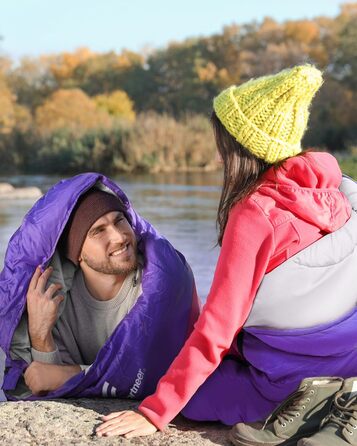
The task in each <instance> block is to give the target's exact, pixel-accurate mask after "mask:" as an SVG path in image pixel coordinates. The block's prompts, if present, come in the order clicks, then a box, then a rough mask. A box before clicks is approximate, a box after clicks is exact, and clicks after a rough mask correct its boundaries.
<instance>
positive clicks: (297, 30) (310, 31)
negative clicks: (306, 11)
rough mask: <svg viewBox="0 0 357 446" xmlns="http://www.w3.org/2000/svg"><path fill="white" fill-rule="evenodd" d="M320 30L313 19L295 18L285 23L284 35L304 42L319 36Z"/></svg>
mask: <svg viewBox="0 0 357 446" xmlns="http://www.w3.org/2000/svg"><path fill="white" fill-rule="evenodd" d="M319 34H320V30H319V27H318V25H317V23H316V22H315V21H312V20H295V21H293V22H292V21H291V22H290V21H289V22H286V24H285V35H286V37H288V38H290V39H293V40H296V41H297V42H302V43H306V44H310V43H312V42H313V41H314V40H317V39H318V38H319Z"/></svg>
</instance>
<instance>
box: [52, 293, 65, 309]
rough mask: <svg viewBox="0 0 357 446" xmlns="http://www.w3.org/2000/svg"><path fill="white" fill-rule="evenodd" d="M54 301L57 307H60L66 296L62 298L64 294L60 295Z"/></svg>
mask: <svg viewBox="0 0 357 446" xmlns="http://www.w3.org/2000/svg"><path fill="white" fill-rule="evenodd" d="M52 300H53V302H54V303H55V304H56V305H57V306H59V305H60V303H61V302H63V301H64V296H62V294H60V295H58V296H56V297H54V298H53V299H52Z"/></svg>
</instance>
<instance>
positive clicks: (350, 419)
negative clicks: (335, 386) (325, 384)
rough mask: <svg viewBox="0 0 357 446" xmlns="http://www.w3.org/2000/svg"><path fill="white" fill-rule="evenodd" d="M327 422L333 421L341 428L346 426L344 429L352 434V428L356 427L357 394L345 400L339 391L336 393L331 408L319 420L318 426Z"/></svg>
mask: <svg viewBox="0 0 357 446" xmlns="http://www.w3.org/2000/svg"><path fill="white" fill-rule="evenodd" d="M327 423H335V424H337V425H338V426H340V427H342V429H343V428H346V431H347V432H348V433H349V434H350V435H353V430H356V429H357V395H356V396H353V397H352V398H350V399H348V400H347V401H346V400H345V399H344V398H343V397H342V394H341V393H339V394H337V395H336V396H335V400H334V402H333V405H332V409H331V411H330V413H329V414H328V415H326V417H325V418H324V419H323V420H322V421H321V424H320V428H321V427H323V426H325V425H326V424H327Z"/></svg>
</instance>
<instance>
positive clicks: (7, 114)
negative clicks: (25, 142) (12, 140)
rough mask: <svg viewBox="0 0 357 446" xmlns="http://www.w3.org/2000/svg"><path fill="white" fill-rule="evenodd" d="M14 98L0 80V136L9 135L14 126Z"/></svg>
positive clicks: (0, 79)
mask: <svg viewBox="0 0 357 446" xmlns="http://www.w3.org/2000/svg"><path fill="white" fill-rule="evenodd" d="M14 104H15V96H14V95H13V94H12V93H11V91H10V90H9V88H8V87H7V85H6V83H5V81H4V80H3V79H2V78H0V110H1V113H0V134H1V133H3V134H4V133H10V132H11V130H12V129H13V127H14V125H15V109H14Z"/></svg>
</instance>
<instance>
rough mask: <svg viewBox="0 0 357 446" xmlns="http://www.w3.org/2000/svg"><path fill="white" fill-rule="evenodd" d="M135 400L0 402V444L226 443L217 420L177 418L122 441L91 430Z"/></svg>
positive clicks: (156, 445)
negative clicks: (151, 431)
mask: <svg viewBox="0 0 357 446" xmlns="http://www.w3.org/2000/svg"><path fill="white" fill-rule="evenodd" d="M137 405H138V403H137V402H133V401H128V400H118V399H87V398H84V399H67V400H65V399H59V400H56V401H34V402H29V401H27V402H26V401H20V402H5V403H0V410H1V417H0V444H1V445H6V446H17V445H19V444H21V445H23V446H25V445H26V446H27V445H31V446H40V445H41V446H46V445H51V446H62V445H63V446H65V445H66V446H67V445H74V444H75V445H93V444H98V445H103V446H104V445H105V446H109V445H130V444H133V445H134V444H135V445H147V446H164V445H172V446H180V445H186V446H188V445H195V446H209V445H222V446H228V445H230V442H229V441H228V432H229V429H230V428H229V427H227V426H223V425H222V424H219V423H194V422H191V421H188V420H186V419H184V418H183V417H181V416H179V417H177V418H176V419H175V420H174V421H173V423H172V424H170V427H169V428H168V429H166V430H165V431H164V432H156V433H155V434H154V435H152V436H148V437H137V438H134V439H132V440H126V439H125V438H123V437H119V436H115V437H106V438H105V437H102V438H98V437H97V436H96V435H95V434H94V430H95V428H96V427H97V426H99V424H100V423H101V421H100V417H101V416H102V415H106V414H108V413H110V412H114V411H115V412H116V411H121V410H130V409H135V408H136V407H137Z"/></svg>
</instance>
